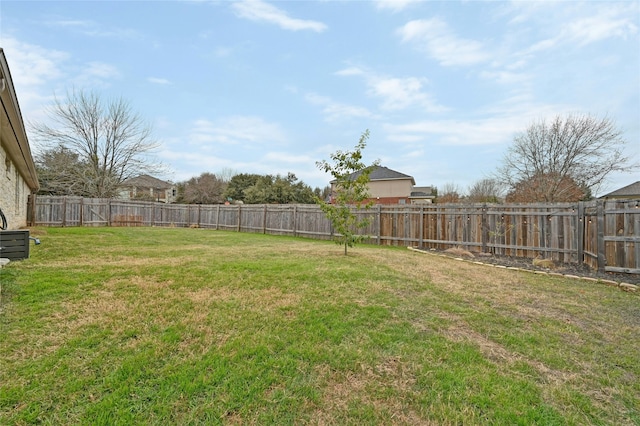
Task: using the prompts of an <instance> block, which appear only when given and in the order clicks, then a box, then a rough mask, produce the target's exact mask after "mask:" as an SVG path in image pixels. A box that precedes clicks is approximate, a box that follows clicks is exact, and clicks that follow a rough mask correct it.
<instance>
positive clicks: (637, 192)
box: [600, 180, 640, 198]
mask: <svg viewBox="0 0 640 426" xmlns="http://www.w3.org/2000/svg"><path fill="white" fill-rule="evenodd" d="M609 197H618V198H624V197H640V180H639V181H637V182H634V183H632V184H630V185H627V186H624V187H622V188H620V189H616V190H615V191H613V192H610V193H608V194H605V195H603V196H602V197H600V198H609Z"/></svg>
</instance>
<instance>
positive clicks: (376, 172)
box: [331, 166, 416, 185]
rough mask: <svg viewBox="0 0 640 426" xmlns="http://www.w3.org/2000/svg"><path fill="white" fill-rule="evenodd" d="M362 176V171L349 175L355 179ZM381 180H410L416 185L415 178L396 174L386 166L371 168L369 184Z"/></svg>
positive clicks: (333, 181)
mask: <svg viewBox="0 0 640 426" xmlns="http://www.w3.org/2000/svg"><path fill="white" fill-rule="evenodd" d="M361 174H362V171H360V170H359V171H357V172H355V173H351V174H350V175H349V177H350V178H352V179H355V178H357V177H358V176H360V175H361ZM381 180H410V181H411V184H412V185H415V184H416V181H415V180H414V179H413V176H409V175H405V174H404V173H400V172H396V171H395V170H391V169H389V168H387V167H384V166H371V173H369V182H375V181H381ZM335 182H336V180H332V181H331V183H335Z"/></svg>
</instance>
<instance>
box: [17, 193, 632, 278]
mask: <svg viewBox="0 0 640 426" xmlns="http://www.w3.org/2000/svg"><path fill="white" fill-rule="evenodd" d="M30 203H31V205H30V206H29V209H28V210H27V211H28V212H31V213H30V214H31V215H32V216H33V217H31V218H30V219H29V222H30V223H31V224H32V225H35V226H166V227H199V228H210V229H219V230H227V231H238V232H255V233H264V234H274V235H292V236H303V237H308V238H317V239H329V238H331V236H332V235H333V234H334V230H333V229H332V226H331V223H330V222H329V221H328V220H327V218H326V217H325V215H324V213H323V212H322V210H320V208H319V207H318V206H316V205H246V204H245V205H180V204H162V203H153V202H142V201H127V200H110V199H87V198H84V199H83V198H80V197H48V196H37V197H31V198H30ZM357 215H358V217H359V218H360V219H364V218H366V219H368V220H369V225H368V226H367V227H365V228H364V229H362V230H360V231H359V234H360V235H362V236H365V237H366V241H367V242H369V243H375V244H381V245H394V246H414V247H421V248H434V249H447V248H450V247H453V246H460V247H463V248H466V249H467V250H470V251H472V252H486V253H494V254H497V255H504V256H518V257H529V258H534V257H536V256H539V255H541V256H543V257H546V258H551V259H553V260H554V261H556V262H559V263H586V264H587V265H589V266H590V267H592V268H598V269H600V270H603V271H615V272H629V273H640V200H608V201H600V200H599V201H593V202H584V203H583V202H581V203H562V204H559V203H554V204H540V203H536V204H434V205H429V206H399V205H398V206H390V205H378V206H374V207H373V208H371V209H368V210H360V211H358V212H357Z"/></svg>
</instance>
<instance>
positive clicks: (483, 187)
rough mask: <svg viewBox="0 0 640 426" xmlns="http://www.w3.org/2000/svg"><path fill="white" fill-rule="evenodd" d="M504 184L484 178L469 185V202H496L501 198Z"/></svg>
mask: <svg viewBox="0 0 640 426" xmlns="http://www.w3.org/2000/svg"><path fill="white" fill-rule="evenodd" d="M503 195H504V185H502V184H501V183H500V182H499V181H497V180H496V179H491V178H484V179H480V180H479V181H476V182H474V183H473V184H472V185H471V186H470V187H469V197H468V198H467V200H468V201H469V202H470V203H498V202H500V200H501V199H502V198H503Z"/></svg>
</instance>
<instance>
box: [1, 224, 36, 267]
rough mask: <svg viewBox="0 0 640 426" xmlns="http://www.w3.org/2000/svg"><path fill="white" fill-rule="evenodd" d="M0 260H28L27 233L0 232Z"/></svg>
mask: <svg viewBox="0 0 640 426" xmlns="http://www.w3.org/2000/svg"><path fill="white" fill-rule="evenodd" d="M0 258H4V259H10V260H21V259H28V258H29V231H28V230H27V231H0Z"/></svg>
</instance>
